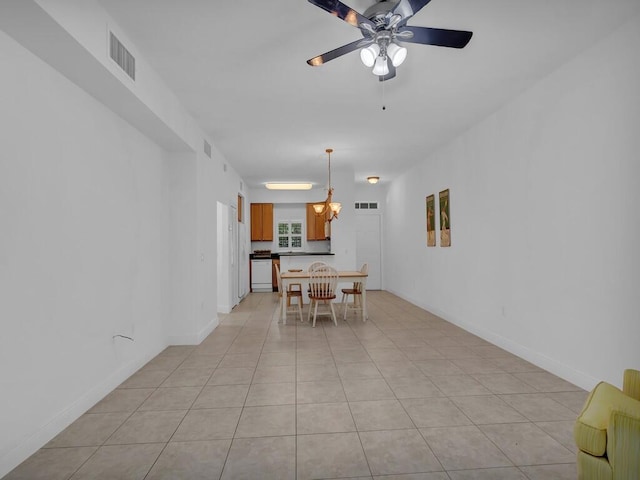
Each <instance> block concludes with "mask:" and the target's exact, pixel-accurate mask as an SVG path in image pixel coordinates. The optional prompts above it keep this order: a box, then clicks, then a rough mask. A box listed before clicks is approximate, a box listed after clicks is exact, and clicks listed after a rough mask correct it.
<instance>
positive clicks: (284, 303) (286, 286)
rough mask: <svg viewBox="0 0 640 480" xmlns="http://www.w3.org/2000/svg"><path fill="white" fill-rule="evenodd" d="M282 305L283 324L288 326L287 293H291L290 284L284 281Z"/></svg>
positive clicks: (281, 316)
mask: <svg viewBox="0 0 640 480" xmlns="http://www.w3.org/2000/svg"><path fill="white" fill-rule="evenodd" d="M281 283H282V285H281V287H282V299H281V302H282V305H280V307H281V309H280V318H282V324H283V325H286V324H287V292H288V291H289V284H288V283H287V282H284V281H282V282H281Z"/></svg>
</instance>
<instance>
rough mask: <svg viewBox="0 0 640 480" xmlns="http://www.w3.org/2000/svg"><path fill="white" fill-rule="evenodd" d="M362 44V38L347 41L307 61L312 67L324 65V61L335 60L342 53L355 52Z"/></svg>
mask: <svg viewBox="0 0 640 480" xmlns="http://www.w3.org/2000/svg"><path fill="white" fill-rule="evenodd" d="M361 46H362V39H360V40H356V41H354V42H351V43H347V44H346V45H343V46H341V47H338V48H336V49H334V50H331V51H330V52H327V53H323V54H322V55H318V56H317V57H313V58H310V59H309V60H307V63H308V64H309V65H311V66H312V67H317V66H319V65H322V64H323V63H327V62H328V61H329V60H333V59H334V58H338V57H341V56H342V55H346V54H347V53H350V52H353V51H354V50H357V49H359V48H360V47H361Z"/></svg>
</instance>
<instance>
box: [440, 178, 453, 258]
mask: <svg viewBox="0 0 640 480" xmlns="http://www.w3.org/2000/svg"><path fill="white" fill-rule="evenodd" d="M439 199H440V246H441V247H450V246H451V217H450V216H449V215H450V212H449V209H450V206H451V203H450V198H449V189H448V188H447V189H446V190H443V191H441V192H440V195H439Z"/></svg>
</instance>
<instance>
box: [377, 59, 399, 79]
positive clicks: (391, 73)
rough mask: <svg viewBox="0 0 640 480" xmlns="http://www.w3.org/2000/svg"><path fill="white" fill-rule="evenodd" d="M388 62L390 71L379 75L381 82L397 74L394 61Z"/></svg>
mask: <svg viewBox="0 0 640 480" xmlns="http://www.w3.org/2000/svg"><path fill="white" fill-rule="evenodd" d="M387 62H388V65H389V73H387V74H386V75H378V80H380V81H381V82H386V81H387V80H391V79H392V78H393V77H395V76H396V67H394V66H393V63H391V62H389V61H388V60H387Z"/></svg>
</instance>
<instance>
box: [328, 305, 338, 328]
mask: <svg viewBox="0 0 640 480" xmlns="http://www.w3.org/2000/svg"><path fill="white" fill-rule="evenodd" d="M329 307H331V318H333V323H334V324H335V326H336V327H337V326H338V321H337V320H336V311H335V310H334V309H333V302H329Z"/></svg>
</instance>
